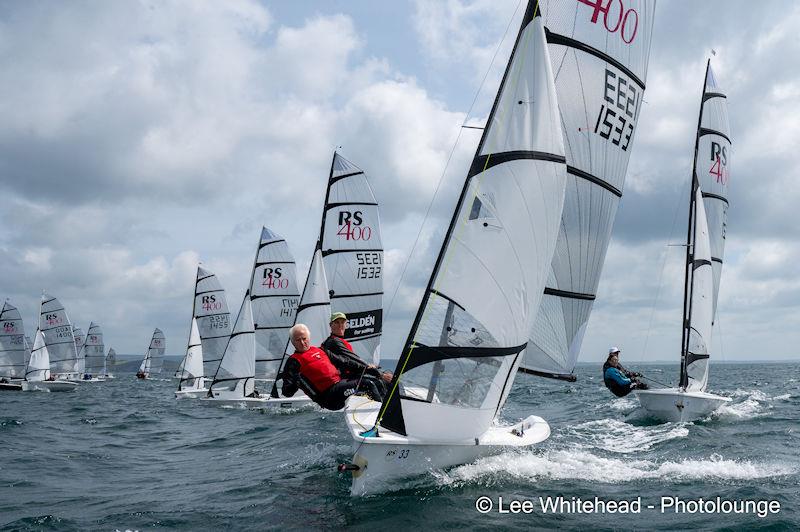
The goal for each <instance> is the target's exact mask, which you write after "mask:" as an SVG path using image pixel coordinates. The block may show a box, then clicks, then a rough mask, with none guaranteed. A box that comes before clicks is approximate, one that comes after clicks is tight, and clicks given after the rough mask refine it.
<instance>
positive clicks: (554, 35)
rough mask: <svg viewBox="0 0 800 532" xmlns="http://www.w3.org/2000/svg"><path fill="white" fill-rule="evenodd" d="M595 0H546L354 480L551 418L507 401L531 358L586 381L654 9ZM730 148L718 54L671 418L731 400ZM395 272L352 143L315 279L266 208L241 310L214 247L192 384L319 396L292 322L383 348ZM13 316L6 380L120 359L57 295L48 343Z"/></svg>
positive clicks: (33, 379)
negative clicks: (298, 389)
mask: <svg viewBox="0 0 800 532" xmlns="http://www.w3.org/2000/svg"><path fill="white" fill-rule="evenodd" d="M597 5H598V6H599V5H600V4H599V3H598V4H597ZM590 7H591V4H590V3H589V2H582V1H579V2H576V3H574V4H570V3H565V2H555V1H546V0H545V1H538V0H531V1H529V2H528V5H527V9H526V11H525V14H524V16H523V19H522V23H521V27H520V29H519V32H518V34H517V38H516V41H515V43H514V47H513V50H512V52H511V55H510V57H509V59H508V63H507V65H506V69H505V72H504V75H503V77H502V80H501V82H500V86H499V88H498V90H497V94H496V97H495V100H494V103H493V105H492V108H491V111H490V112H489V115H488V118H487V121H486V124H485V127H483V128H479V129H482V135H481V138H480V141H479V143H478V146H477V149H476V152H475V155H474V157H473V159H472V163H471V165H470V167H469V169H468V170H467V171H466V176H465V178H464V180H463V186H462V188H461V192H460V195H459V197H458V200H457V202H456V206H455V209H454V212H453V214H452V218H451V220H450V223H449V226H448V228H447V231H446V234H445V236H444V239H443V242H442V246H441V249H440V250H439V253H438V255H437V257H436V261H435V264H434V266H433V268H432V271H431V272H430V278H429V280H428V283H427V286H426V288H425V291H424V293H423V296H422V300H421V302H420V305H419V307H418V309H417V312H416V315H415V318H414V321H413V323H412V325H411V328H410V331H409V333H408V336H407V339H406V341H405V343H404V344H403V348H402V351H401V353H400V359H399V361H398V363H397V366H396V368H395V371H394V373H393V376H392V381H391V384H390V385H389V391H388V393H387V395H386V397H385V398H384V399H383V401H382V402H377V401H374V400H372V399H371V398H369V397H366V396H362V395H353V396H351V397H349V398H348V400H347V402H346V406H345V409H344V413H345V415H344V424H345V427H346V430H347V433H348V434H349V436H350V437H351V438H352V442H353V456H352V459H351V460H350V462H348V463H346V464H342V465H341V466H340V468H339V469H340V471H348V472H350V473H351V474H352V487H351V492H352V493H353V494H359V495H360V494H366V493H370V492H373V491H378V490H381V489H383V488H385V487H386V486H388V485H391V483H392V481H393V480H395V479H397V478H399V477H406V476H412V475H418V474H421V473H424V472H426V471H429V470H431V469H440V468H447V467H451V466H454V465H458V464H462V463H466V462H469V461H471V460H474V459H476V458H478V457H480V456H484V455H486V454H489V453H494V452H498V451H502V450H505V449H520V448H528V447H531V446H534V445H536V444H538V443H540V442H542V441H544V440H546V439H547V438H548V437H549V435H550V426H549V424H548V423H547V421H546V420H545V419H543V418H542V417H540V416H538V415H536V413H535V412H534V413H532V414H531V415H528V416H527V417H526V418H524V419H522V420H521V421H519V422H517V423H512V424H504V423H502V422H501V421H499V415H500V412H501V411H502V409H503V406H504V404H505V402H506V400H507V398H508V396H509V393H510V391H511V389H512V387H513V385H514V382H515V378H516V376H517V374H518V372H522V373H526V374H529V375H534V376H539V377H547V378H555V379H561V380H565V381H574V380H575V375H574V370H575V365H576V363H577V361H578V358H579V354H580V351H581V345H582V342H583V337H584V334H585V332H586V327H587V324H588V322H589V317H590V314H591V311H592V307H593V304H594V301H595V299H596V294H597V290H598V285H599V279H600V275H601V272H602V268H603V263H604V261H605V256H606V253H607V250H608V246H609V241H610V237H611V231H612V227H613V224H614V219H615V216H616V210H617V207H618V205H619V202H620V199H621V197H622V193H623V188H624V181H625V176H626V173H627V168H628V162H629V160H630V155H631V152H632V149H633V144H634V136H635V133H636V125H637V122H638V118H639V114H640V111H641V107H642V103H643V101H644V100H643V95H644V90H645V81H646V78H647V70H648V62H649V54H650V43H651V34H652V30H653V22H654V5H653V3H650V2H647V1H645V0H629V1H628V2H627V3H626V5H625V6H623V9H627V11H626V13H628V14H626V15H622V14H621V15H620V22H619V24H617V25H616V29H613V30H612V29H611V27H609V25H608V24H601V23H599V22H598V20H599V13H598V11H597V9H599V8H597V9H596V10H595V12H594V13H592V12H591V11H590V10H588V9H587V8H590ZM609 10H610V8H606V11H607V12H606V13H605V16H606V17H607V16H609V15H608V12H609ZM630 13H634V14H635V17H633V16H630ZM623 16H624V18H623ZM634 19H635V22H634ZM626 24H627V25H626ZM730 155H731V140H730V128H729V125H728V117H727V107H726V96H725V94H724V93H723V91H722V90H721V89H720V87H719V85H718V83H717V80H716V78H715V76H714V73H713V71H712V69H711V65H710V62H709V64H708V65H707V69H706V75H705V83H704V87H703V92H702V98H701V105H700V114H699V118H698V127H697V131H696V138H695V152H694V168H693V171H692V178H691V189H690V195H689V200H690V201H689V209H688V219H689V221H688V227H687V239H686V266H685V280H684V289H685V290H684V291H685V294H684V306H683V320H682V323H683V335H682V345H681V364H680V381H679V385H678V386H677V387H674V388H663V389H647V390H636V391H635V393H636V395H637V396H638V399H639V401H640V403H641V406H642V408H643V409H644V410H645V411H647V412H648V413H650V414H652V415H653V416H655V417H659V418H662V419H664V420H667V421H689V420H693V419H697V418H699V417H701V416H704V415H707V414H708V413H710V412H711V411H713V410H714V409H715V408H717V407H718V406H720V405H721V404H723V403H724V402H726V401H729V400H730V399H729V398H726V397H722V396H718V395H713V394H710V393H708V392H707V386H708V375H709V359H710V352H709V351H710V345H711V331H712V325H713V322H714V316H715V314H716V307H717V298H718V293H719V285H720V275H721V270H722V258H723V254H724V244H725V225H726V217H727V208H728V205H729V202H728V191H727V189H728V179H729V174H728V159H729V157H730ZM384 274H385V271H384V251H383V243H382V236H381V229H380V217H379V205H378V201H377V200H376V198H375V195H374V194H373V191H372V189H371V187H370V184H369V181H368V179H367V176H366V175H365V173H364V172H363V171H362V170H361V169H360V168H359V167H357V166H356V165H355V164H353V163H352V162H351V161H349V160H347V159H346V158H344V157H343V156H342V155H340V154H339V153H338V152H334V154H333V159H332V161H331V167H330V172H329V174H328V180H327V188H326V192H325V200H324V204H323V208H322V217H321V224H320V231H319V235H318V238H317V240H316V244H315V246H314V253H313V256H312V259H311V262H310V266H309V269H308V272H307V274H306V280H305V283H304V285H303V289H302V291H300V290H299V283H298V271H297V266H296V262H295V258H294V256H293V255H292V253H291V251H290V249H289V245H288V243H287V241H286V240H285V239H284V238H283V237H282V236H281V235H280V234H278V233H277V232H275V231H273V230H272V229H269V228H267V227H262V229H261V233H260V236H259V240H258V245H257V248H256V253H255V257H254V260H253V266H252V269H251V274H250V280H249V284H248V287H247V290H246V293H245V295H244V297H243V299H242V301H241V304H240V306H239V310H238V313H237V314H236V318H235V321H234V322H233V325H232V326H231V316H230V311H229V308H228V304H227V300H226V296H225V290H224V288H223V287H222V284H221V283H220V281H219V279H218V278H217V276H216V275H215V274H214V273H212V272H211V271H209V270H208V269H207V268H205V267H204V266H202V265H198V267H197V273H196V277H195V287H194V295H193V304H192V313H191V320H190V324H189V334H188V341H187V347H186V353H185V356H184V357H183V359H182V360H181V362H180V365H179V367H178V370H177V371H176V372H175V374H174V376H175V377H176V378H177V379H178V385H177V390H176V391H175V397H176V398H178V399H196V400H199V401H201V402H202V403H204V404H212V405H226V406H239V407H245V408H263V407H279V408H287V407H295V406H301V405H304V404H308V403H311V400H310V399H309V398H308V397H306V396H305V395H304V394H302V393H298V394H296V395H295V396H293V397H283V396H282V394H281V390H280V385H279V384H280V380H281V370H282V369H283V365H284V362H285V361H286V359H287V357H288V356H290V353H291V352H292V349H293V348H292V345H291V342H290V341H289V331H290V329H291V327H292V326H293V325H295V324H298V323H303V324H305V325H306V326H307V327H308V328H309V330H310V333H311V339H312V343H313V344H315V345H319V344H321V343H322V342H323V341H324V340H325V338H327V337H328V335H329V323H330V317H331V312H332V311H335V312H343V313H345V314H346V315H347V319H348V327H347V329H346V331H345V339H346V340H348V341H349V342H350V343H351V344H352V346H353V350H354V351H355V353H356V355H358V356H359V357H360V358H361V359H362V360H363V361H364V362H365V363H366V364H370V365H375V366H377V365H378V364H379V362H380V357H381V346H380V344H381V335H382V324H383V277H384ZM0 326H2V329H1V330H0V389H4V390H22V391H28V390H30V391H34V390H40V391H51V392H54V391H71V390H74V389H75V388H76V387H77V385H78V382H80V381H81V380H86V381H98V380H106V379H112V378H114V375H113V368H114V366H115V364H116V354H115V352H114V350H113V349H109V350H108V353H107V354H104V351H105V344H104V340H103V332H102V330H101V328H100V326H99V325H98V324H97V323H94V322H92V323H90V325H89V328H88V330H87V332H86V334H85V335H84V333H83V331H82V329H81V328H80V327H76V326H73V324H72V323H71V321H70V319H69V316H68V315H67V312H66V310H65V308H64V306H63V305H62V304H61V303H60V302H59V300H58V299H56V298H55V297H51V296H49V295H47V294H43V295H42V299H41V303H40V313H39V322H38V328H37V330H36V334H35V336H34V340H33V343H32V344H31V342H30V339H28V338H27V337H26V336H25V331H24V328H23V324H22V319H21V317H20V313H19V311H18V309H17V308H16V307H14V306H13V305H11V304H10V303H9V302H8V301H6V302H5V303H4V305H3V307H2V311H0ZM165 348H166V339H165V336H164V333H163V332H162V331H161V330H160V329H158V328H156V329H155V330H154V332H153V335H152V337H151V340H150V344H149V346H148V349H147V352H146V354H145V356H144V359H143V360H142V362H141V365H140V367H139V370H138V372H137V374H136V376H137V377H138V378H139V379H151V378H154V377H156V376H158V375H159V374H160V373H161V370H162V366H163V358H164V353H165ZM533 382H535V381H531V380H529V379H527V378H525V379H523V381H522V382H521V385H524V386H530V385H532V384H533Z"/></svg>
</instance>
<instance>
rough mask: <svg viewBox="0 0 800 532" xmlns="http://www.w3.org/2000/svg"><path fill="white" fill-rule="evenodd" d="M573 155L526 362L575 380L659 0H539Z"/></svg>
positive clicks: (567, 142) (569, 153)
mask: <svg viewBox="0 0 800 532" xmlns="http://www.w3.org/2000/svg"><path fill="white" fill-rule="evenodd" d="M540 6H541V9H542V11H543V17H544V24H545V32H546V34H547V42H548V48H549V51H550V58H551V62H552V66H553V74H554V76H555V86H556V93H557V95H558V106H559V111H560V118H561V125H562V127H563V134H564V145H565V149H566V158H567V186H566V194H565V198H564V211H563V215H562V218H561V227H560V231H559V235H558V243H557V245H556V251H555V254H554V255H553V258H552V264H551V269H550V272H549V277H548V280H547V284H546V287H545V289H544V297H543V299H542V305H541V309H540V311H539V315H538V316H537V318H536V323H535V325H534V327H533V328H532V332H531V337H530V339H531V342H530V343H529V345H528V349H527V351H526V353H525V358H524V360H523V363H522V368H523V371H526V372H530V373H535V374H538V375H541V376H546V377H556V378H565V379H568V380H574V375H573V374H572V373H573V370H574V368H575V364H576V362H577V359H578V356H579V354H580V349H581V344H582V342H583V336H584V333H585V331H586V326H587V324H588V321H589V315H590V313H591V310H592V305H593V303H594V300H595V296H596V294H597V287H598V283H599V281H600V273H601V271H602V268H603V262H604V261H605V256H606V251H607V249H608V243H609V240H610V238H611V229H612V227H613V224H614V218H615V216H616V212H617V206H618V204H619V201H620V198H621V197H622V190H623V185H624V183H625V174H626V172H627V168H628V160H629V158H630V154H631V151H632V149H633V139H634V136H635V133H636V124H637V121H638V119H639V113H640V111H641V106H642V96H643V94H644V89H645V79H646V77H647V65H648V60H649V56H650V39H651V34H652V29H653V20H654V13H655V2H654V1H650V0H593V1H590V0H574V1H555V0H550V1H547V0H543V1H541V2H540Z"/></svg>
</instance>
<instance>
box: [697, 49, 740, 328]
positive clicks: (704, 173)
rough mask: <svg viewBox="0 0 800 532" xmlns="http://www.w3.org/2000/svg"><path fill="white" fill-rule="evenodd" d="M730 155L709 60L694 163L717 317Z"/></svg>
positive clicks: (723, 103) (723, 100)
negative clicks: (711, 268) (700, 194)
mask: <svg viewBox="0 0 800 532" xmlns="http://www.w3.org/2000/svg"><path fill="white" fill-rule="evenodd" d="M731 155H732V153H731V131H730V125H729V124H728V104H727V97H726V96H725V93H724V92H723V90H722V89H721V88H720V86H719V84H718V83H717V79H716V77H715V76H714V71H713V70H712V69H711V61H709V62H708V65H707V66H706V82H705V88H704V90H703V98H702V102H701V104H700V128H699V129H698V132H697V152H696V153H695V162H694V164H695V171H696V173H697V179H698V180H699V183H700V190H701V191H702V193H703V203H704V204H705V209H706V216H707V217H708V237H709V240H710V243H711V262H712V267H713V270H714V297H713V302H714V311H713V312H714V313H713V316H716V314H717V298H718V296H719V282H720V278H721V276H722V259H723V255H724V253H725V228H726V225H727V219H728V182H729V180H730V173H729V165H730V158H731Z"/></svg>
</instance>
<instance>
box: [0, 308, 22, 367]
mask: <svg viewBox="0 0 800 532" xmlns="http://www.w3.org/2000/svg"><path fill="white" fill-rule="evenodd" d="M25 358H26V345H25V328H24V327H23V325H22V317H21V316H20V314H19V310H17V307H15V306H14V305H12V304H11V303H9V302H8V301H6V302H5V303H3V310H2V311H0V378H5V379H21V378H24V377H25V366H26V362H27V361H26V360H25Z"/></svg>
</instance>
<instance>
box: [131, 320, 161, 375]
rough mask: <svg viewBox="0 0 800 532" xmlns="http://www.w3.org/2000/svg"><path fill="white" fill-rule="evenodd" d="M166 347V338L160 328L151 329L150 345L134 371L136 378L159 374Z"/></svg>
mask: <svg viewBox="0 0 800 532" xmlns="http://www.w3.org/2000/svg"><path fill="white" fill-rule="evenodd" d="M166 347H167V340H166V338H165V337H164V333H163V332H161V329H159V328H156V329H155V330H154V331H153V336H152V338H150V347H148V348H147V354H145V356H144V360H142V363H141V365H140V366H139V371H137V372H136V378H137V379H150V378H152V377H153V376H154V375H160V374H161V368H162V367H163V365H164V350H165V349H166Z"/></svg>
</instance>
